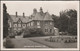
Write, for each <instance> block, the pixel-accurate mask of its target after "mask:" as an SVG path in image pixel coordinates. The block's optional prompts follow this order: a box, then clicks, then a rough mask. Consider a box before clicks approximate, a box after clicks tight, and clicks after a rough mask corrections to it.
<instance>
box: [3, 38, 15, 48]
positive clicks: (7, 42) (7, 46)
mask: <svg viewBox="0 0 80 51" xmlns="http://www.w3.org/2000/svg"><path fill="white" fill-rule="evenodd" d="M3 44H4V47H6V48H14V44H13V43H12V42H11V39H10V38H9V37H7V38H6V42H4V43H3Z"/></svg>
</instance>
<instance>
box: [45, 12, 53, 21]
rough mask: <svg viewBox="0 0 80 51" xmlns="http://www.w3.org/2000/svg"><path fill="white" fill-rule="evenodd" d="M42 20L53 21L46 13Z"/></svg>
mask: <svg viewBox="0 0 80 51" xmlns="http://www.w3.org/2000/svg"><path fill="white" fill-rule="evenodd" d="M44 20H53V19H52V18H51V15H50V14H49V13H48V12H46V15H45V17H44Z"/></svg>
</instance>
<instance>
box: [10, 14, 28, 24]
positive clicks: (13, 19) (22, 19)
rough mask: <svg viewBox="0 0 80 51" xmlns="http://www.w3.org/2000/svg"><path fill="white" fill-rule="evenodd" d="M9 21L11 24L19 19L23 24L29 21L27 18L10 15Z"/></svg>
mask: <svg viewBox="0 0 80 51" xmlns="http://www.w3.org/2000/svg"><path fill="white" fill-rule="evenodd" d="M10 17H11V19H12V21H13V22H17V21H18V20H19V19H21V21H22V22H24V23H27V22H28V21H29V20H28V16H25V17H23V16H18V17H16V15H10Z"/></svg>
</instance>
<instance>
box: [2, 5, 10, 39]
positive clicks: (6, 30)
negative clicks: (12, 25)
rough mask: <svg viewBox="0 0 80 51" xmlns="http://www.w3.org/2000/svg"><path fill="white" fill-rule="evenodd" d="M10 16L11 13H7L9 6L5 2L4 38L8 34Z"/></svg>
mask: <svg viewBox="0 0 80 51" xmlns="http://www.w3.org/2000/svg"><path fill="white" fill-rule="evenodd" d="M8 16H9V14H8V13H7V7H6V5H5V4H3V38H5V37H7V36H8V27H9V25H8Z"/></svg>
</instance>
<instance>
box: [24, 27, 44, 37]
mask: <svg viewBox="0 0 80 51" xmlns="http://www.w3.org/2000/svg"><path fill="white" fill-rule="evenodd" d="M36 36H44V33H43V31H42V30H41V29H38V28H31V29H26V30H25V31H24V35H23V37H36Z"/></svg>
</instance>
